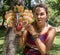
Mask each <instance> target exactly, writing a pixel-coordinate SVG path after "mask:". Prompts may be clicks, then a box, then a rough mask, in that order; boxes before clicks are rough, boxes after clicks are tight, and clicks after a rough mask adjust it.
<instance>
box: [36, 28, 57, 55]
mask: <svg viewBox="0 0 60 55" xmlns="http://www.w3.org/2000/svg"><path fill="white" fill-rule="evenodd" d="M52 33H53V34H52ZM55 33H56V30H55V29H54V28H51V30H50V31H49V33H48V36H47V40H46V44H44V43H42V42H41V40H40V39H39V38H38V37H37V38H36V36H37V35H35V43H36V45H37V47H38V49H39V51H40V52H41V54H42V55H45V54H46V53H47V52H48V50H50V48H51V46H52V43H53V40H54V37H55Z"/></svg>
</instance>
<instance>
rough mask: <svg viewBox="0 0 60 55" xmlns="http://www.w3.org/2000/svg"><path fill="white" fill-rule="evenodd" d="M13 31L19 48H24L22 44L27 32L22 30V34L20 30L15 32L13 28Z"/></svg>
mask: <svg viewBox="0 0 60 55" xmlns="http://www.w3.org/2000/svg"><path fill="white" fill-rule="evenodd" d="M22 29H23V28H22ZM22 29H21V30H22ZM13 30H14V33H15V34H16V35H17V36H18V42H19V45H20V47H21V48H23V46H24V44H25V42H26V37H27V30H25V29H24V31H23V32H22V31H21V30H20V31H16V28H13Z"/></svg>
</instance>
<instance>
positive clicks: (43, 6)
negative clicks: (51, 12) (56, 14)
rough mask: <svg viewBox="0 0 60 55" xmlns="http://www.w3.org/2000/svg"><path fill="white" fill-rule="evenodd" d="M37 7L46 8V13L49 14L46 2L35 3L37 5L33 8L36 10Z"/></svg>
mask: <svg viewBox="0 0 60 55" xmlns="http://www.w3.org/2000/svg"><path fill="white" fill-rule="evenodd" d="M37 7H41V8H44V9H45V11H46V14H48V9H47V6H46V5H45V4H43V3H40V4H37V5H35V7H34V9H33V11H34V12H35V9H36V8H37Z"/></svg>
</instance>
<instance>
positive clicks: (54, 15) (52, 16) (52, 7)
mask: <svg viewBox="0 0 60 55" xmlns="http://www.w3.org/2000/svg"><path fill="white" fill-rule="evenodd" d="M46 4H47V7H48V12H49V17H48V22H49V23H50V24H51V25H53V26H59V25H60V24H59V23H60V22H58V20H59V15H60V5H59V4H60V0H46Z"/></svg>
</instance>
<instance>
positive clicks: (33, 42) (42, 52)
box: [17, 4, 56, 55]
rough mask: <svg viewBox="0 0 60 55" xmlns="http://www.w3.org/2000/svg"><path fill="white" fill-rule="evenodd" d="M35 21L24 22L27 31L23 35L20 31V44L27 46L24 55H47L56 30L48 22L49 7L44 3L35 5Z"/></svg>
mask: <svg viewBox="0 0 60 55" xmlns="http://www.w3.org/2000/svg"><path fill="white" fill-rule="evenodd" d="M34 17H35V22H34V23H33V24H29V25H28V24H24V23H23V26H24V27H25V29H26V30H25V31H24V32H23V34H22V35H20V33H21V32H20V33H19V32H17V34H18V35H19V36H20V37H19V43H20V46H21V47H22V46H25V47H24V50H23V55H47V53H48V51H49V50H50V48H51V46H52V43H53V40H54V37H55V33H56V30H55V28H54V27H52V26H51V25H49V24H47V23H46V20H47V17H48V11H47V7H46V6H45V5H44V4H38V5H36V6H35V7H34Z"/></svg>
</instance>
